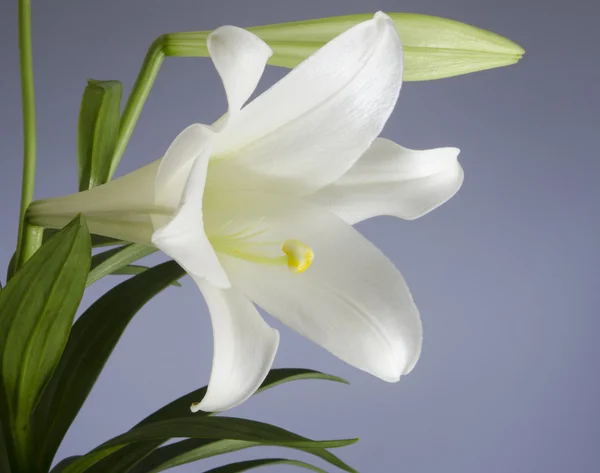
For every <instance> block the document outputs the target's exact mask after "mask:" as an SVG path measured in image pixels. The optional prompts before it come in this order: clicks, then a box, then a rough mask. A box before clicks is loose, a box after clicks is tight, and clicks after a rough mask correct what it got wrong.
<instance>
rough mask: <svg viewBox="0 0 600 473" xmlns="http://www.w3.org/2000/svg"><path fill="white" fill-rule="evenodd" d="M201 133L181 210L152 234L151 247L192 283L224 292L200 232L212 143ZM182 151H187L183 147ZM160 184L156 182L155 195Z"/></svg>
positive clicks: (213, 256)
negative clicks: (203, 281) (177, 266)
mask: <svg viewBox="0 0 600 473" xmlns="http://www.w3.org/2000/svg"><path fill="white" fill-rule="evenodd" d="M204 130H205V133H204V134H203V136H202V140H201V142H202V143H203V147H202V149H201V150H199V153H200V154H199V156H198V157H197V158H196V160H195V161H194V162H193V164H192V168H191V170H190V172H189V175H188V178H187V182H186V184H185V189H184V191H183V197H182V203H181V206H180V207H179V209H178V210H177V213H176V214H175V216H174V217H173V218H172V219H171V220H170V221H169V222H168V223H167V224H166V225H165V226H164V227H161V228H159V229H158V230H157V231H156V232H154V234H153V235H152V243H153V244H154V245H155V246H156V247H157V248H158V249H160V250H161V251H163V252H164V253H166V254H168V255H169V256H170V257H171V258H173V259H174V260H175V261H177V262H178V263H179V264H180V265H181V266H182V267H183V268H184V269H185V270H186V271H187V272H188V273H189V274H190V275H191V276H192V277H194V278H195V279H200V278H205V279H207V280H208V281H209V282H210V283H212V284H214V285H215V286H217V287H221V288H227V287H229V286H230V284H229V279H228V278H227V274H225V271H224V270H223V268H222V267H221V264H220V263H219V260H218V259H217V255H216V253H215V251H214V250H213V247H212V245H211V244H210V242H209V241H208V237H207V236H206V233H205V232H204V222H203V212H202V200H203V197H204V184H205V183H206V173H207V170H208V161H209V158H210V152H211V143H212V138H211V134H212V132H210V131H209V130H208V128H204ZM184 149H185V150H186V151H187V150H188V148H187V147H185V148H184ZM177 158H178V157H174V158H173V159H174V160H175V159H177ZM160 182H161V181H159V180H158V179H157V192H158V191H159V189H160V187H159V186H160Z"/></svg>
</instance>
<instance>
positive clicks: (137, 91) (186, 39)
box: [109, 31, 210, 179]
mask: <svg viewBox="0 0 600 473" xmlns="http://www.w3.org/2000/svg"><path fill="white" fill-rule="evenodd" d="M209 33H210V31H199V32H192V33H169V34H165V35H162V36H159V37H158V38H157V39H156V40H155V41H154V42H153V43H152V45H151V46H150V49H148V53H147V54H146V57H145V58H144V63H143V64H142V68H141V69H140V72H139V74H138V77H137V79H136V81H135V84H134V85H133V89H132V91H131V94H130V95H129V98H128V99H127V104H126V105H125V110H124V111H123V116H122V117H121V126H120V127H119V135H118V136H117V144H116V147H115V152H114V154H113V160H112V163H111V168H110V172H109V179H112V177H113V175H114V173H115V171H116V170H117V166H118V165H119V162H120V161H121V158H122V157H123V153H124V152H125V148H126V147H127V143H128V142H129V139H130V138H131V134H132V133H133V129H134V128H135V124H136V122H137V120H138V118H139V116H140V113H141V112H142V108H143V107H144V104H145V103H146V99H147V98H148V94H150V90H151V89H152V86H153V85H154V81H155V80H156V76H157V75H158V71H159V70H160V67H161V66H162V63H163V61H164V60H165V58H166V57H168V56H176V57H205V56H208V49H207V47H206V38H207V37H208V34H209Z"/></svg>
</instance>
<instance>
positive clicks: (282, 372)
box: [138, 368, 348, 426]
mask: <svg viewBox="0 0 600 473" xmlns="http://www.w3.org/2000/svg"><path fill="white" fill-rule="evenodd" d="M303 379H304V380H306V379H321V380H327V381H335V382H337V383H344V384H348V382H347V381H346V380H344V379H342V378H338V377H337V376H332V375H329V374H325V373H321V372H319V371H313V370H305V369H301V368H283V369H273V370H271V371H270V372H269V374H268V375H267V377H266V378H265V380H264V381H263V383H262V385H261V387H260V388H259V389H258V391H257V393H259V392H262V391H265V390H267V389H270V388H274V387H276V386H279V385H280V384H283V383H287V382H290V381H299V380H303ZM206 389H207V386H204V387H203V388H200V389H198V390H196V391H192V392H191V393H188V394H186V395H184V396H182V397H180V398H178V399H176V400H175V401H173V402H171V403H169V404H167V405H166V406H164V407H162V408H161V409H159V410H158V411H156V412H154V413H152V414H150V415H149V416H148V417H146V418H145V419H143V420H142V421H141V422H140V423H139V424H138V426H139V425H144V424H147V423H150V422H156V421H158V420H166V419H172V418H182V417H196V416H206V415H211V414H210V413H207V412H203V411H199V412H196V413H192V412H191V411H190V406H191V405H192V403H194V402H199V401H201V400H202V398H203V397H204V395H205V394H206Z"/></svg>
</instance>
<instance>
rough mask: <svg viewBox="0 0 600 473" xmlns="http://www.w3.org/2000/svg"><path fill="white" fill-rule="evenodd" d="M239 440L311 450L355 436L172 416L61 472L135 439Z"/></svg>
mask: <svg viewBox="0 0 600 473" xmlns="http://www.w3.org/2000/svg"><path fill="white" fill-rule="evenodd" d="M182 437H183V438H194V439H206V440H210V441H215V440H239V441H246V442H255V443H258V444H260V445H262V446H281V447H290V448H300V449H307V450H306V451H310V452H311V453H313V452H312V450H313V449H315V450H322V449H324V448H338V447H344V446H346V445H350V444H353V443H355V442H356V441H357V439H341V440H310V439H307V438H305V437H302V436H300V435H297V434H294V433H292V432H289V431H287V430H285V429H282V428H280V427H275V426H273V425H269V424H265V423H263V422H257V421H252V420H248V419H237V418H233V417H200V416H199V417H195V418H189V417H188V418H182V419H171V420H166V421H159V422H153V423H149V424H145V425H142V426H138V427H134V428H133V429H131V430H130V431H129V432H126V433H124V434H122V435H119V436H118V437H115V438H113V439H111V440H109V441H108V442H105V443H104V444H103V445H101V446H99V447H98V448H96V449H95V450H93V451H92V452H90V453H88V454H87V455H85V456H83V457H81V458H79V459H78V460H76V461H75V462H74V463H72V464H71V465H69V466H68V467H67V468H66V469H65V470H64V473H83V472H88V471H89V468H91V467H92V466H93V465H96V464H98V463H99V462H100V461H101V460H103V459H104V458H107V457H108V456H109V455H111V454H113V453H114V452H116V451H117V450H119V449H120V448H123V447H125V446H126V445H129V444H134V443H137V442H149V441H163V442H164V441H166V440H169V439H171V438H182Z"/></svg>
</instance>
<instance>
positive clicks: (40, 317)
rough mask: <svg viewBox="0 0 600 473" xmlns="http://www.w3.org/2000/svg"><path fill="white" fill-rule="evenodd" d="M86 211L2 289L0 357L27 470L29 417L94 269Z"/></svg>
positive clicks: (19, 450) (11, 419) (13, 427)
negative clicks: (90, 271)
mask: <svg viewBox="0 0 600 473" xmlns="http://www.w3.org/2000/svg"><path fill="white" fill-rule="evenodd" d="M90 258H91V245H90V237H89V233H88V230H87V227H86V225H85V221H84V220H83V218H82V217H81V216H78V217H77V218H75V219H74V220H73V221H72V222H71V223H70V224H69V225H67V226H66V227H65V228H64V229H63V230H62V231H61V232H59V233H58V234H57V235H55V236H54V237H53V238H52V239H51V240H49V241H48V242H47V243H46V244H45V245H44V246H42V248H41V249H40V250H39V251H38V252H37V253H35V254H34V255H33V257H32V258H31V259H30V260H29V261H28V262H27V263H26V264H25V265H24V266H23V268H21V270H20V271H19V272H17V273H16V274H15V275H14V277H13V278H12V279H11V280H10V282H9V283H8V284H7V286H6V288H5V289H4V290H2V292H1V293H0V362H1V367H2V380H3V384H4V391H5V395H6V396H5V397H6V404H7V407H8V418H9V426H8V429H9V430H10V432H11V434H12V437H13V439H14V441H15V448H16V450H17V456H18V457H19V463H20V466H21V468H22V469H24V470H25V469H27V465H28V464H29V462H30V461H31V460H32V458H31V454H29V453H28V452H27V445H28V435H29V428H30V426H29V417H30V415H31V412H32V410H33V408H34V406H35V404H36V403H37V401H38V399H39V395H40V393H41V391H42V389H43V388H44V386H45V385H46V383H47V382H48V380H49V379H50V376H51V375H52V373H53V372H54V369H55V368H56V365H57V364H58V360H59V358H60V356H61V354H62V352H63V349H64V348H65V344H66V343H67V338H68V336H69V332H70V330H71V325H72V323H73V318H74V317H75V312H76V311H77V308H78V307H79V303H80V301H81V297H82V296H83V290H84V288H85V280H86V278H87V273H88V271H89V268H90Z"/></svg>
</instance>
